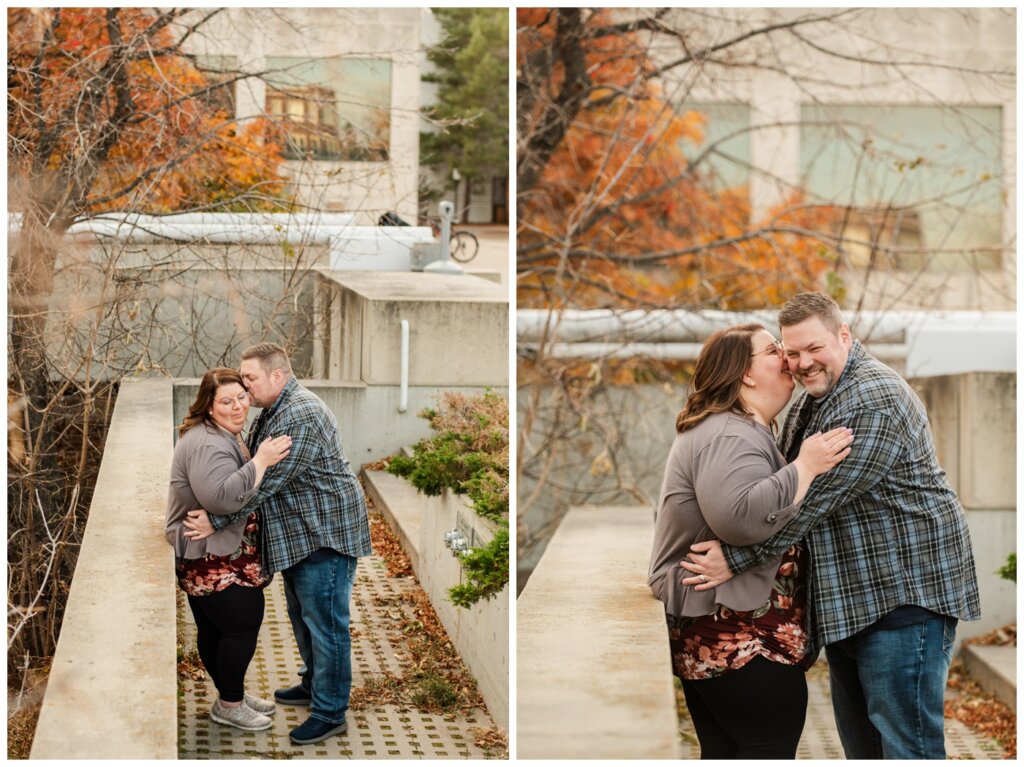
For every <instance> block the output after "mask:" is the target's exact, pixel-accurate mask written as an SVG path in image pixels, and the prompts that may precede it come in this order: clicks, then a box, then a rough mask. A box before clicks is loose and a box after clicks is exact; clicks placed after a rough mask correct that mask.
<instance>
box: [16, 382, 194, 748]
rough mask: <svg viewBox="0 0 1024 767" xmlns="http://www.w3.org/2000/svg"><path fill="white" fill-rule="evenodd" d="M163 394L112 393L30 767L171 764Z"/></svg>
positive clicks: (173, 696) (173, 705)
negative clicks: (90, 762)
mask: <svg viewBox="0 0 1024 767" xmlns="http://www.w3.org/2000/svg"><path fill="white" fill-rule="evenodd" d="M171 409H172V399H171V386H170V384H168V383H167V382H166V381H157V380H150V381H134V380H125V381H123V382H122V383H121V390H120V393H119V394H118V398H117V404H116V405H115V406H114V413H113V418H112V420H111V424H110V430H109V432H108V434H107V441H106V446H105V449H104V455H103V464H102V466H101V467H100V473H99V477H98V479H97V482H96V489H95V492H94V493H93V498H92V504H91V505H90V507H89V519H88V522H87V524H86V528H85V535H84V536H83V539H82V547H81V550H80V552H79V557H78V564H77V565H76V567H75V576H74V581H73V582H72V584H71V591H70V594H69V595H68V604H67V611H66V612H65V614H64V621H63V624H62V626H61V632H60V640H59V642H58V643H57V650H56V653H55V654H54V658H53V666H52V668H51V671H50V677H49V682H48V684H47V688H46V695H45V697H44V698H43V705H42V709H41V711H40V713H39V723H38V725H37V726H36V734H35V739H34V740H33V742H32V752H31V757H30V758H32V759H103V760H106V759H176V758H177V757H178V710H177V709H178V703H177V689H178V687H177V685H178V680H177V669H176V667H175V651H176V644H175V637H176V636H177V631H176V622H175V620H176V619H175V590H176V588H177V586H176V584H175V580H174V553H173V551H172V550H171V547H170V546H168V545H167V543H166V542H165V541H164V534H163V528H164V514H165V511H166V507H167V476H168V474H167V472H168V467H169V466H170V463H171V454H172V452H173V443H172V439H171V430H170V428H169V424H170V421H171Z"/></svg>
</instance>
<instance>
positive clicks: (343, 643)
mask: <svg viewBox="0 0 1024 767" xmlns="http://www.w3.org/2000/svg"><path fill="white" fill-rule="evenodd" d="M357 562H358V560H357V559H356V558H355V557H350V556H348V555H346V554H338V553H337V552H335V553H334V555H333V556H331V557H329V558H327V559H324V560H322V561H310V560H308V559H304V560H302V561H301V562H299V563H298V564H295V565H292V566H291V567H289V568H288V569H287V570H284V571H282V573H281V575H282V576H283V578H284V596H285V600H286V601H287V603H288V617H289V618H290V619H291V623H292V632H293V633H294V634H295V643H296V644H297V645H298V647H299V655H300V656H301V657H302V662H303V663H304V664H305V665H306V671H305V673H304V674H303V675H302V686H303V687H305V688H307V689H309V690H310V692H311V696H310V697H311V700H312V706H311V709H312V716H313V717H315V718H316V719H320V720H323V721H325V722H330V723H331V724H340V723H341V722H344V721H345V710H346V709H347V708H348V697H349V693H350V692H351V691H352V640H351V638H350V637H349V633H348V627H349V598H350V597H351V596H352V581H353V579H354V578H355V572H356V563H357Z"/></svg>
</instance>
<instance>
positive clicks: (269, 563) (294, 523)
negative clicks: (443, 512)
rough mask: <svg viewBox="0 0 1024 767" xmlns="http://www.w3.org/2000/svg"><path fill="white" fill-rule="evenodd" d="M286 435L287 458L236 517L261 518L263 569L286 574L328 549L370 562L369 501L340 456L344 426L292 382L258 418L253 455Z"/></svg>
mask: <svg viewBox="0 0 1024 767" xmlns="http://www.w3.org/2000/svg"><path fill="white" fill-rule="evenodd" d="M285 434H287V435H288V436H290V437H291V438H292V449H291V452H290V453H289V454H288V457H287V458H285V459H284V460H283V461H281V462H280V463H278V464H277V465H275V466H271V467H270V468H269V469H267V471H266V473H265V474H264V475H263V481H262V482H261V483H260V485H259V488H258V489H257V491H256V495H255V496H254V497H253V499H252V500H251V501H249V503H248V504H246V506H245V507H244V508H243V509H242V510H241V511H240V512H238V513H239V514H241V515H245V514H248V513H249V512H251V511H256V510H258V511H259V512H260V537H261V540H262V546H261V555H262V557H263V569H264V571H265V572H267V573H276V572H279V571H281V570H285V569H287V568H289V567H291V566H292V565H294V564H295V563H296V562H299V561H301V560H303V559H305V558H306V557H307V556H309V555H310V554H311V553H312V552H314V551H316V550H317V549H320V548H325V547H329V548H332V549H335V550H336V551H339V552H341V553H342V554H348V555H349V556H353V557H366V556H369V555H370V554H371V553H372V549H371V546H370V526H369V520H368V518H367V512H366V499H365V498H364V497H363V490H362V487H361V486H360V485H359V481H358V480H357V479H356V477H355V475H354V474H353V473H352V469H351V467H350V466H349V463H348V460H347V459H346V458H345V455H344V454H343V453H342V451H341V441H340V439H339V437H338V423H337V421H336V420H335V418H334V414H333V413H332V412H331V411H330V410H329V409H328V407H327V406H326V405H325V404H324V403H323V402H322V401H321V400H320V399H319V398H318V397H317V396H316V395H315V394H313V393H312V392H310V391H309V390H308V389H305V388H303V387H302V386H299V384H298V382H297V381H296V380H295V379H294V378H292V379H291V380H290V381H288V383H287V384H285V386H284V389H282V390H281V393H280V394H279V395H278V397H277V399H276V400H275V401H274V404H273V405H272V406H271V407H270V408H265V409H264V410H263V412H262V413H261V414H260V417H259V418H258V419H257V420H256V423H255V424H254V425H253V428H252V430H251V431H250V433H249V449H250V450H251V451H252V453H253V455H255V454H256V448H257V447H259V443H260V442H261V441H262V440H263V439H265V438H266V437H269V436H274V437H277V436H281V435H285ZM232 518H233V516H232V517H228V516H216V515H212V514H211V515H210V522H211V523H212V524H213V526H214V527H223V526H224V525H225V524H229V523H230V520H231V519H232ZM218 523H220V524H218Z"/></svg>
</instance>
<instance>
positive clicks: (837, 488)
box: [682, 293, 981, 759]
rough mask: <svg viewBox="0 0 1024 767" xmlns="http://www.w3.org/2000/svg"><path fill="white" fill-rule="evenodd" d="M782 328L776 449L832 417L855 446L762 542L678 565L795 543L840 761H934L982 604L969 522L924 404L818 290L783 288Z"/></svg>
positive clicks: (709, 583)
mask: <svg viewBox="0 0 1024 767" xmlns="http://www.w3.org/2000/svg"><path fill="white" fill-rule="evenodd" d="M779 325H780V327H781V330H782V341H783V346H784V347H785V352H786V358H787V359H788V361H789V369H790V371H791V373H792V375H793V376H794V377H795V378H796V380H797V381H798V382H799V383H801V384H802V385H803V387H804V389H805V390H806V391H805V392H804V393H803V394H802V395H801V396H800V397H798V398H797V400H796V402H794V404H793V406H792V408H791V409H790V411H789V414H788V416H787V417H786V423H785V426H784V427H783V430H782V435H781V437H780V439H779V447H780V449H781V451H782V453H783V454H784V455H786V456H787V458H788V459H789V460H792V459H793V458H794V457H795V456H796V454H797V453H798V452H799V450H800V444H801V442H802V440H803V438H804V437H805V436H810V435H812V434H814V433H816V432H824V431H828V430H829V429H832V428H834V427H837V426H847V427H849V428H851V429H853V434H854V442H853V445H852V452H851V453H850V455H849V456H848V457H847V458H846V459H845V460H844V461H842V462H841V463H840V464H839V465H838V466H836V467H835V468H834V469H832V470H831V471H829V472H828V473H827V474H823V475H821V476H819V477H818V478H817V479H815V480H814V483H813V484H812V485H811V487H810V490H809V491H808V493H807V496H806V498H805V499H804V501H803V505H802V507H801V509H800V512H799V513H798V514H797V515H796V517H795V518H794V519H793V520H792V521H791V522H790V523H788V524H787V525H786V527H785V528H784V529H782V530H780V531H779V532H778V533H777V534H776V535H774V536H773V537H772V538H770V539H768V540H767V541H766V542H765V543H763V544H761V545H759V546H751V547H746V548H739V547H735V546H730V545H728V544H721V545H720V544H719V543H718V542H707V543H703V544H697V545H696V546H694V549H695V550H696V551H698V552H701V553H699V554H691V555H690V559H692V560H693V563H692V564H691V563H689V562H684V563H682V564H683V566H684V567H685V568H686V569H688V570H690V571H691V572H694V573H698V574H699V575H697V576H695V577H691V578H687V579H686V580H685V581H684V583H686V584H687V585H693V586H694V587H695V588H697V589H699V590H705V589H707V588H713V587H714V586H716V585H717V584H719V583H721V582H723V581H724V580H727V579H728V578H730V577H732V573H736V572H741V571H743V570H746V569H747V568H749V567H751V566H752V565H755V564H757V563H758V562H761V561H763V560H764V559H766V558H767V557H769V556H771V555H772V554H773V553H779V552H782V551H785V549H786V548H787V547H788V546H790V545H792V544H793V543H795V542H797V541H799V540H801V539H804V542H805V545H806V546H807V549H808V552H809V555H810V567H809V574H808V581H807V585H808V601H809V610H808V612H809V621H808V628H809V631H810V644H811V650H812V652H817V651H818V649H820V648H821V647H822V646H824V647H825V655H826V658H827V660H828V666H829V675H830V679H831V687H832V706H833V709H834V711H835V717H836V724H837V725H838V727H839V735H840V738H841V740H842V743H843V749H844V750H845V752H846V757H847V758H848V759H881V758H885V759H915V758H916V759H944V758H945V742H944V737H943V729H942V725H943V693H944V690H945V686H946V676H947V673H948V670H949V663H950V660H951V657H952V649H953V637H954V633H955V630H956V623H957V620H958V619H959V620H976V619H977V618H979V617H981V612H980V609H979V603H978V586H977V580H976V577H975V572H974V557H973V554H972V552H971V543H970V537H969V534H968V530H967V522H966V519H965V516H964V514H963V511H962V509H961V508H960V504H959V501H958V500H957V497H956V494H955V493H954V492H953V491H952V489H950V487H949V485H948V483H947V482H946V475H945V472H943V471H942V469H941V468H940V467H939V464H938V461H937V459H936V456H935V448H934V445H933V443H932V435H931V431H930V429H929V427H928V418H927V415H926V414H925V409H924V406H923V405H922V403H921V401H920V400H919V399H918V397H917V395H915V394H914V392H913V390H912V389H911V388H910V386H909V385H908V384H907V383H906V381H904V380H903V379H902V378H900V377H899V376H898V375H897V374H896V373H895V372H894V371H892V370H891V369H889V368H888V367H886V366H885V365H883V364H882V363H880V362H879V361H878V360H876V359H875V358H874V357H872V356H871V355H869V354H867V353H866V352H865V351H864V349H863V348H862V346H861V344H860V342H859V341H854V340H852V337H851V335H850V329H849V328H848V327H847V325H846V324H845V323H843V321H842V317H841V315H840V312H839V306H838V305H837V304H836V303H835V301H833V300H832V299H831V298H829V297H828V296H826V295H824V294H822V293H801V294H799V295H797V296H794V297H793V298H791V299H790V300H789V301H788V302H787V303H786V305H785V306H784V307H783V309H782V311H781V312H780V313H779ZM703 552H706V554H705V553H703ZM723 557H724V559H723ZM698 584H700V585H698Z"/></svg>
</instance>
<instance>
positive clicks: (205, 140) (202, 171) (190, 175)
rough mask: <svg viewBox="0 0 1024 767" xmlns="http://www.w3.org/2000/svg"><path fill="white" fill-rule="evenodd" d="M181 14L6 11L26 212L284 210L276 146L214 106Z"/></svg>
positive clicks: (258, 129) (11, 101)
mask: <svg viewBox="0 0 1024 767" xmlns="http://www.w3.org/2000/svg"><path fill="white" fill-rule="evenodd" d="M185 13H186V12H185V11H175V10H171V11H167V12H164V13H161V14H157V13H156V12H154V11H150V10H146V9H142V8H111V9H102V8H56V9H54V8H14V9H8V11H7V48H8V116H7V130H8V162H9V169H10V171H11V172H12V174H13V175H14V177H15V178H16V179H17V180H18V181H19V182H20V184H21V187H22V192H23V193H24V194H25V195H26V196H27V198H28V202H29V206H30V207H31V206H33V205H40V204H42V205H44V206H47V207H49V208H55V210H51V211H50V212H51V213H57V214H58V218H59V219H60V220H67V219H68V218H74V217H76V216H79V215H82V214H84V213H87V212H90V213H91V212H97V211H102V210H119V209H126V208H132V209H134V210H137V211H139V212H168V211H176V210H184V209H188V208H193V207H199V206H204V207H205V208H207V209H209V208H210V207H211V206H212V207H213V208H221V209H238V210H270V209H281V207H282V201H281V200H280V196H281V194H282V193H283V192H284V189H285V187H284V179H283V177H282V176H281V175H280V173H279V166H280V163H281V162H282V157H281V151H280V147H279V146H278V145H277V144H276V143H274V142H273V141H269V142H268V141H266V140H265V138H266V137H267V134H268V131H267V125H266V124H265V123H264V121H262V120H256V121H250V122H248V123H247V124H246V125H244V126H239V125H238V124H237V123H236V122H235V120H234V116H233V115H229V114H228V113H227V111H226V109H225V108H224V107H223V105H222V104H221V103H218V102H217V101H216V100H215V99H213V98H211V96H212V94H214V93H215V92H216V91H217V89H218V88H219V87H224V86H223V84H222V83H220V82H218V81H216V80H210V79H208V78H207V76H206V75H205V74H204V73H202V72H201V71H200V70H199V69H198V68H197V67H196V65H195V63H194V61H193V59H192V57H190V56H188V55H187V54H186V53H185V51H184V50H183V49H182V42H183V38H184V37H186V36H187V34H188V33H189V32H190V31H195V26H196V22H193V24H192V25H185V31H184V32H181V30H180V26H181V25H182V24H183V22H182V19H183V17H184V15H185ZM207 18H209V17H207ZM205 20H206V19H203V21H205ZM176 24H177V25H179V29H178V32H177V34H179V35H181V39H178V38H176V32H175V29H174V27H175V25H176ZM40 198H42V199H40Z"/></svg>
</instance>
